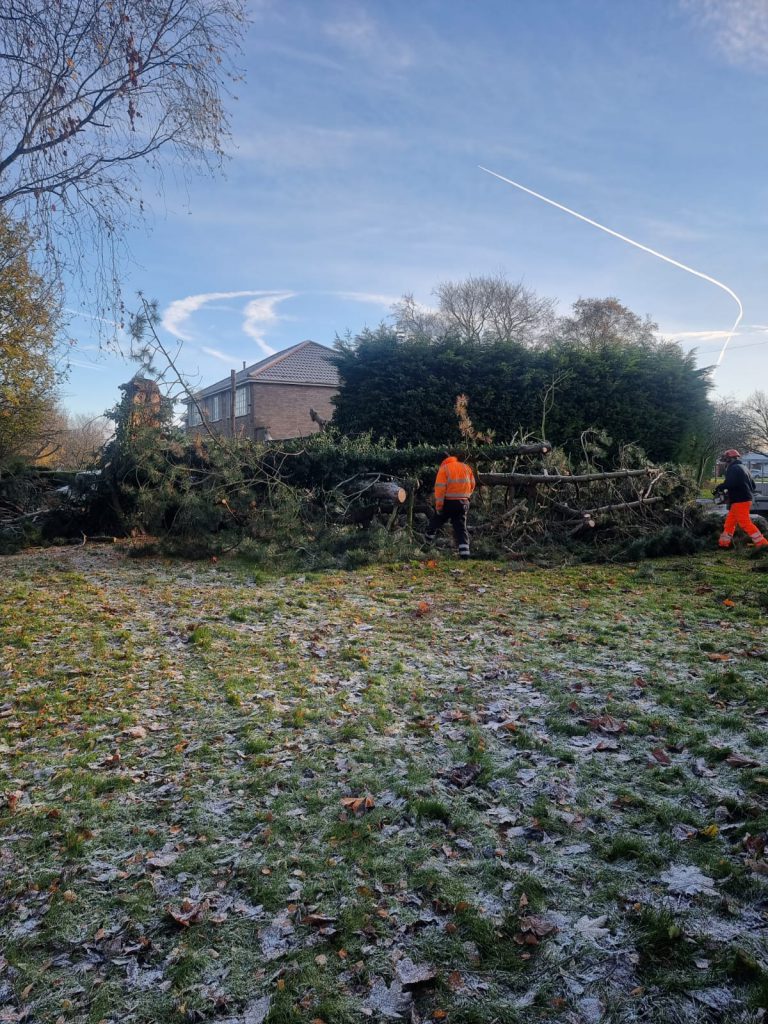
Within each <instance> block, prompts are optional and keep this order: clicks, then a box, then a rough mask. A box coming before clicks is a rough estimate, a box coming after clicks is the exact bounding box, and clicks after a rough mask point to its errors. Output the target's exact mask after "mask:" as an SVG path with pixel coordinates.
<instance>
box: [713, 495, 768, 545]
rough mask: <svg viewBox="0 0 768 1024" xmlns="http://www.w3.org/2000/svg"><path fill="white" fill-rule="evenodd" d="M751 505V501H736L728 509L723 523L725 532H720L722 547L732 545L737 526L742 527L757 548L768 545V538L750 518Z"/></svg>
mask: <svg viewBox="0 0 768 1024" xmlns="http://www.w3.org/2000/svg"><path fill="white" fill-rule="evenodd" d="M751 507H752V502H751V501H734V503H733V504H732V505H731V507H730V508H729V509H728V515H727V516H726V517H725V523H724V524H723V532H722V533H721V534H720V541H719V544H720V547H721V548H729V547H730V546H731V543H732V542H733V535H734V533H735V532H736V527H737V526H740V527H741V528H742V530H743V531H744V532H745V533H746V534H747V536H748V537H749V538H750V540H751V541H752V543H753V544H754V545H755V547H756V548H764V547H768V540H766V539H765V537H764V536H763V535H762V533H761V532H760V531H759V530H758V528H757V527H756V526H755V524H754V523H753V522H752V520H751V519H750V518H749V510H750V508H751Z"/></svg>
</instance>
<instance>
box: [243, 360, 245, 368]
mask: <svg viewBox="0 0 768 1024" xmlns="http://www.w3.org/2000/svg"><path fill="white" fill-rule="evenodd" d="M243 369H245V360H243Z"/></svg>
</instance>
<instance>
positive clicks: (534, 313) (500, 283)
mask: <svg viewBox="0 0 768 1024" xmlns="http://www.w3.org/2000/svg"><path fill="white" fill-rule="evenodd" d="M433 295H434V296H435V297H436V298H437V308H436V309H428V308H426V307H424V306H420V305H419V304H418V303H417V302H415V301H414V298H413V296H412V295H404V296H403V299H402V301H401V302H398V303H396V304H395V305H394V306H393V307H392V315H393V318H394V321H395V329H396V330H397V331H402V332H403V334H405V335H408V336H416V337H428V338H429V337H436V336H438V335H439V334H441V333H442V334H446V333H455V334H458V335H459V336H460V337H461V338H462V339H463V340H465V341H469V342H474V343H484V342H493V341H519V342H522V343H524V344H528V345H530V344H533V343H534V342H536V341H537V340H538V339H539V338H540V337H541V336H542V335H543V334H544V333H545V332H546V331H547V330H548V329H549V328H550V326H551V323H552V321H553V317H554V306H555V303H554V300H552V299H546V298H542V297H541V296H539V295H537V294H536V293H535V292H534V291H532V290H531V289H530V288H526V287H525V286H524V285H523V284H522V282H520V281H518V282H516V283H512V282H510V281H508V280H507V279H506V277H505V276H504V275H503V274H495V275H492V276H479V277H473V276H470V277H468V278H466V279H465V280H464V281H443V282H441V283H440V284H438V285H437V287H436V288H435V289H434V291H433Z"/></svg>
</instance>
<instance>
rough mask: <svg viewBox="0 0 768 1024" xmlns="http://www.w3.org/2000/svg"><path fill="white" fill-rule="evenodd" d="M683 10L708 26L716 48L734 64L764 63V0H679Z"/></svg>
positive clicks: (767, 23) (767, 13)
mask: <svg viewBox="0 0 768 1024" xmlns="http://www.w3.org/2000/svg"><path fill="white" fill-rule="evenodd" d="M681 3H682V7H683V10H685V11H688V12H690V14H691V15H692V16H693V17H694V19H698V20H700V22H701V23H702V24H703V25H704V26H705V27H706V28H708V29H709V30H710V31H711V32H712V35H713V38H714V41H715V44H716V45H717V47H718V49H719V50H721V51H722V53H724V54H725V56H726V57H727V58H728V60H730V61H731V62H732V63H734V64H752V65H760V66H763V67H765V66H768V4H766V2H765V0H681Z"/></svg>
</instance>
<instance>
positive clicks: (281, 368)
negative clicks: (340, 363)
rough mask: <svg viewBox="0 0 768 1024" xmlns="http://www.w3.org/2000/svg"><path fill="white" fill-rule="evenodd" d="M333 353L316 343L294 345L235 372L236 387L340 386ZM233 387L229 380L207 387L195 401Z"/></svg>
mask: <svg viewBox="0 0 768 1024" xmlns="http://www.w3.org/2000/svg"><path fill="white" fill-rule="evenodd" d="M332 356H333V351H332V350H331V349H329V348H327V347H326V346H325V345H320V344H318V342H316V341H300V342H299V343H298V344H297V345H292V346H291V347H290V348H286V349H284V350H283V351H282V352H276V353H274V354H273V355H270V356H266V357H265V358H264V359H261V360H259V362H258V363H253V365H251V366H246V367H245V369H243V370H238V371H237V373H236V374H235V384H236V385H238V386H239V385H241V384H245V383H247V382H248V381H254V383H257V384H261V383H264V384H299V385H308V384H319V385H322V386H325V387H332V388H336V387H338V386H339V371H338V370H337V368H336V365H335V363H334V362H333V361H332ZM231 387H232V378H231V377H225V378H224V380H220V381H217V382H216V383H215V384H210V385H209V386H208V387H207V388H203V389H202V390H201V391H198V392H197V397H198V398H206V397H207V396H208V395H215V394H216V393H217V392H219V391H228V390H229V389H230V388H231Z"/></svg>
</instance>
